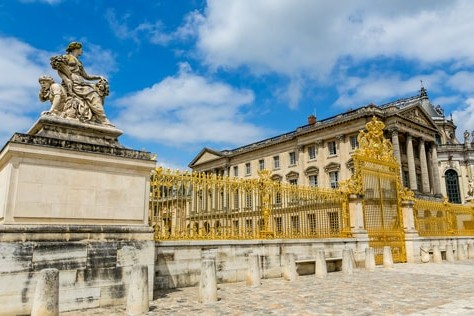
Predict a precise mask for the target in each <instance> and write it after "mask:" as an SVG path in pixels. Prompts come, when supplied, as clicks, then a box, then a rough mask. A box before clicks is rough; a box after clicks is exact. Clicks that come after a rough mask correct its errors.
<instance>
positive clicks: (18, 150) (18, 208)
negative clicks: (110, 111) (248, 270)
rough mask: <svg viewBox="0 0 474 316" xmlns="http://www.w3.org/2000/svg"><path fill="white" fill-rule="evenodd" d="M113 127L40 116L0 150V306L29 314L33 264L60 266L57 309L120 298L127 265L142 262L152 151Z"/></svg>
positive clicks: (149, 248) (148, 260)
mask: <svg viewBox="0 0 474 316" xmlns="http://www.w3.org/2000/svg"><path fill="white" fill-rule="evenodd" d="M121 133H122V132H121V131H120V130H118V129H116V128H114V127H110V126H104V125H91V124H84V123H81V122H79V121H74V120H68V119H62V118H58V117H49V116H42V117H41V118H40V119H39V120H38V121H37V122H36V123H35V125H34V126H33V127H32V128H31V129H30V131H29V132H28V134H18V133H17V134H14V135H13V137H12V138H11V139H10V141H9V142H8V143H7V144H6V145H5V146H4V147H3V149H2V150H1V151H0V306H2V312H5V313H7V314H28V313H29V312H30V311H31V308H32V301H33V294H34V287H35V285H36V282H37V280H38V279H39V275H40V271H41V270H42V269H46V268H56V269H58V270H59V282H60V284H59V287H60V290H59V291H60V296H59V310H60V312H62V311H69V310H74V309H84V308H92V307H99V306H106V305H112V304H124V303H125V297H126V289H127V286H128V282H129V274H130V271H131V267H132V266H134V265H136V264H141V265H147V266H148V270H149V272H148V273H149V281H148V282H149V283H148V288H149V294H150V298H152V297H153V295H152V294H153V280H154V278H153V276H154V254H155V247H154V240H153V229H152V228H151V227H150V226H149V223H148V212H149V211H148V204H149V190H150V189H149V188H150V183H149V181H150V180H149V179H150V172H151V171H152V170H153V169H154V167H155V164H156V163H155V161H154V160H153V159H152V158H151V155H150V153H148V152H143V151H136V150H132V149H126V148H124V147H123V146H122V145H120V143H119V142H118V139H117V137H118V136H119V135H120V134H121Z"/></svg>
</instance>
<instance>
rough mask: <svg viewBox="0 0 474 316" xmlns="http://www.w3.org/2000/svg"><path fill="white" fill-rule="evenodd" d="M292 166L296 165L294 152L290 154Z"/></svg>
mask: <svg viewBox="0 0 474 316" xmlns="http://www.w3.org/2000/svg"><path fill="white" fill-rule="evenodd" d="M289 157H290V166H294V165H296V153H295V152H294V151H292V152H290V154H289Z"/></svg>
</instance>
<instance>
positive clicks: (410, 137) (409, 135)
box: [406, 133, 413, 141]
mask: <svg viewBox="0 0 474 316" xmlns="http://www.w3.org/2000/svg"><path fill="white" fill-rule="evenodd" d="M406 138H407V140H409V141H411V140H412V139H413V136H411V134H409V133H407V134H406Z"/></svg>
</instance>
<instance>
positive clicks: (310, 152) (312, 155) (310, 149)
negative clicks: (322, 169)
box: [308, 146, 316, 160]
mask: <svg viewBox="0 0 474 316" xmlns="http://www.w3.org/2000/svg"><path fill="white" fill-rule="evenodd" d="M308 159H309V160H314V159H316V147H315V146H309V147H308Z"/></svg>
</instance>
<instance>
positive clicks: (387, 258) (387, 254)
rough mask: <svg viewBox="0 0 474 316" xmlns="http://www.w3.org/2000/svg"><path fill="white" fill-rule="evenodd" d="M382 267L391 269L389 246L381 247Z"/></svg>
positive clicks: (391, 259) (390, 250) (391, 261)
mask: <svg viewBox="0 0 474 316" xmlns="http://www.w3.org/2000/svg"><path fill="white" fill-rule="evenodd" d="M383 267H384V268H388V269H390V268H393V258H392V249H391V248H390V246H384V247H383Z"/></svg>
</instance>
